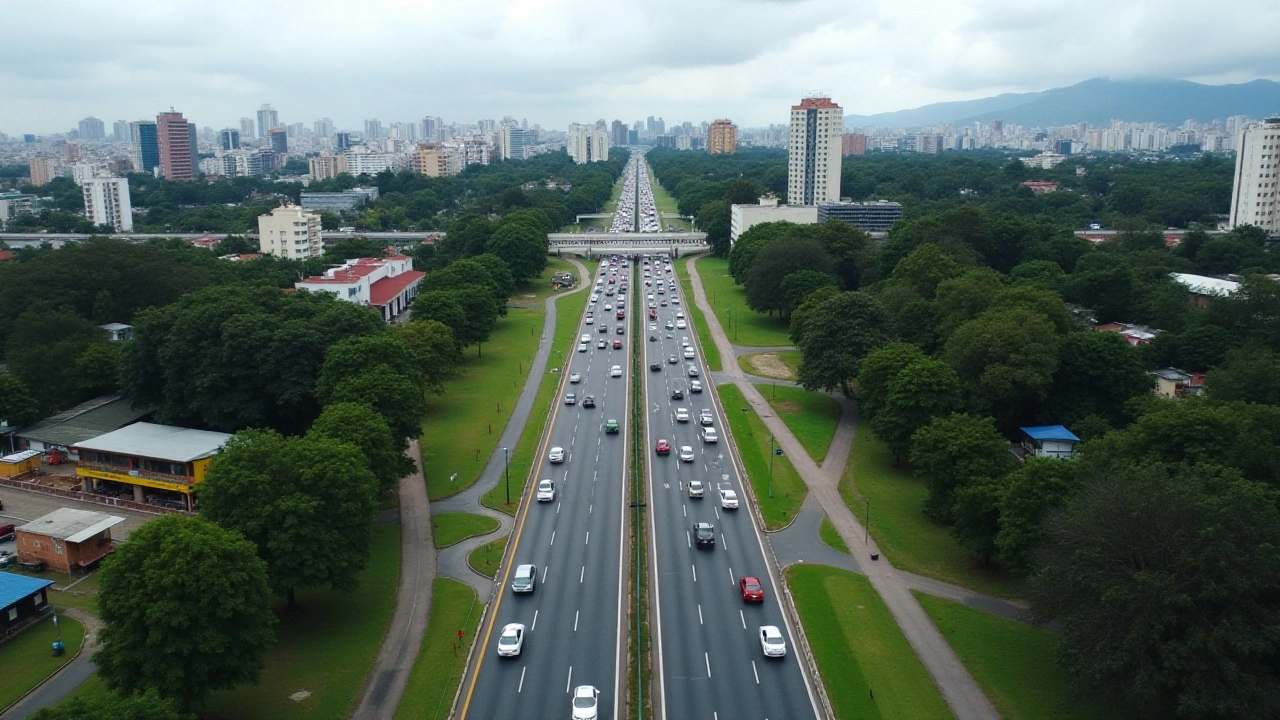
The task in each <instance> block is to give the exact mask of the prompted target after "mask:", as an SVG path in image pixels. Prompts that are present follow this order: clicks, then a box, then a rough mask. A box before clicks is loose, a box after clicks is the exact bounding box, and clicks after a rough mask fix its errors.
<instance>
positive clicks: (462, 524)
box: [431, 512, 498, 548]
mask: <svg viewBox="0 0 1280 720" xmlns="http://www.w3.org/2000/svg"><path fill="white" fill-rule="evenodd" d="M497 529H498V521H497V520H494V519H493V518H491V517H487V516H485V515H476V514H474V513H464V512H455V513H440V514H438V515H437V514H434V513H433V514H432V515H431V535H432V537H433V538H434V539H435V543H436V547H438V548H447V547H449V546H450V545H456V544H458V543H460V542H462V541H463V540H466V539H467V538H470V537H475V536H477V535H487V534H489V533H491V532H493V531H494V530H497Z"/></svg>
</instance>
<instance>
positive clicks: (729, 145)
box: [707, 120, 738, 155]
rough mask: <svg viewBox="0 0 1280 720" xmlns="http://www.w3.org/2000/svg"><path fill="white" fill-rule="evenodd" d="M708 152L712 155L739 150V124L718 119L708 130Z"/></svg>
mask: <svg viewBox="0 0 1280 720" xmlns="http://www.w3.org/2000/svg"><path fill="white" fill-rule="evenodd" d="M707 136H708V137H707V152H708V153H709V154H711V155H721V154H733V153H735V152H737V151H738V126H737V125H734V124H733V123H732V122H730V121H729V120H716V121H715V122H713V123H711V127H710V129H709V130H708V131H707Z"/></svg>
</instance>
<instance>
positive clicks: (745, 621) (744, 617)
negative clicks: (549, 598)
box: [535, 610, 747, 630]
mask: <svg viewBox="0 0 1280 720" xmlns="http://www.w3.org/2000/svg"><path fill="white" fill-rule="evenodd" d="M535 615H536V613H535ZM738 619H739V620H742V629H743V630H746V629H747V616H746V615H743V614H742V611H741V610H739V611H738Z"/></svg>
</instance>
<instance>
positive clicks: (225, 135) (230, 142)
mask: <svg viewBox="0 0 1280 720" xmlns="http://www.w3.org/2000/svg"><path fill="white" fill-rule="evenodd" d="M218 149H219V150H222V151H224V152H225V151H227V150H239V149H240V131H239V130H235V129H233V128H227V129H226V130H219V131H218Z"/></svg>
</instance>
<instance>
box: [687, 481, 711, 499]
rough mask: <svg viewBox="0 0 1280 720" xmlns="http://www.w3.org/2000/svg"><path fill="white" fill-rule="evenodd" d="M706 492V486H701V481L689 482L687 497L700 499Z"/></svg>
mask: <svg viewBox="0 0 1280 720" xmlns="http://www.w3.org/2000/svg"><path fill="white" fill-rule="evenodd" d="M706 492H707V486H706V485H703V484H702V481H701V480H690V481H689V497H691V498H700V497H702V496H703V495H705V494H706Z"/></svg>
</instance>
